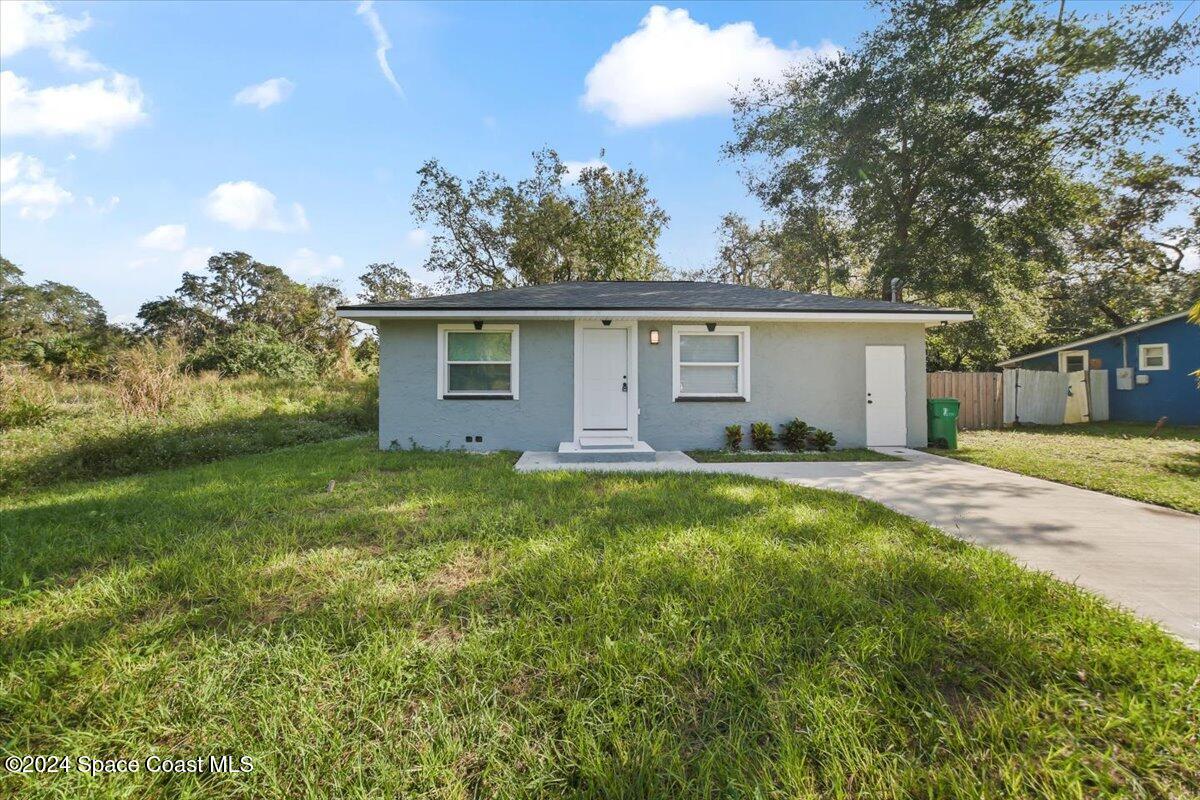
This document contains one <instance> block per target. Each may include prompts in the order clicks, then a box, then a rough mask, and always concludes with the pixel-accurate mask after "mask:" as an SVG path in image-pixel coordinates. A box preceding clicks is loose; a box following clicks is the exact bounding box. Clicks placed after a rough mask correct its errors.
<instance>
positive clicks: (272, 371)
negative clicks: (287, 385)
mask: <svg viewBox="0 0 1200 800" xmlns="http://www.w3.org/2000/svg"><path fill="white" fill-rule="evenodd" d="M188 366H189V367H191V368H192V369H194V370H217V371H218V372H220V373H221V374H222V375H246V374H248V373H257V374H259V375H262V376H264V377H267V378H312V377H315V376H316V374H317V360H316V358H314V357H313V354H312V353H310V352H309V351H307V350H305V349H304V348H302V347H299V346H297V345H295V344H292V343H291V342H289V341H286V340H284V338H283V337H282V336H280V335H279V331H277V330H275V329H274V328H272V327H270V326H269V325H260V324H259V323H256V322H247V323H243V324H242V325H241V326H239V327H238V328H237V330H235V331H233V332H232V333H230V334H228V335H225V336H221V337H219V338H217V339H216V340H214V341H212V342H210V343H208V344H206V345H205V346H204V347H202V348H201V349H200V351H199V352H197V353H196V354H195V355H194V356H192V358H191V359H189V361H188Z"/></svg>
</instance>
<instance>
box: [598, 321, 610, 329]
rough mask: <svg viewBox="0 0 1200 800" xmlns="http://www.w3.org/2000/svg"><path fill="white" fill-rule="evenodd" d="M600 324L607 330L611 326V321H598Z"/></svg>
mask: <svg viewBox="0 0 1200 800" xmlns="http://www.w3.org/2000/svg"><path fill="white" fill-rule="evenodd" d="M600 324H601V325H603V326H604V327H606V328H607V327H608V326H609V325H612V320H611V319H602V320H600Z"/></svg>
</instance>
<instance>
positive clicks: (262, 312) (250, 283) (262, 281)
mask: <svg viewBox="0 0 1200 800" xmlns="http://www.w3.org/2000/svg"><path fill="white" fill-rule="evenodd" d="M207 272H208V274H207V275H197V274H194V273H184V275H183V279H182V280H181V282H180V285H179V288H178V289H176V290H175V293H174V295H172V296H170V297H164V298H159V299H157V300H152V301H150V302H147V303H144V304H143V305H142V307H141V309H140V310H139V311H138V317H139V318H140V319H141V321H142V332H143V333H144V334H145V335H148V336H152V337H154V338H157V339H163V338H167V337H170V338H176V339H178V340H180V341H181V342H182V343H184V345H185V346H186V347H187V348H188V349H189V350H191V351H198V350H200V349H201V348H203V347H205V346H206V345H208V344H210V342H211V340H213V339H223V338H229V337H232V336H234V335H235V334H236V333H237V332H238V331H239V330H240V329H241V328H243V327H245V326H247V325H258V326H264V327H266V328H270V329H271V330H273V331H275V333H276V334H277V335H278V336H279V338H280V340H281V341H282V342H284V343H286V344H288V345H292V346H295V347H299V348H302V349H304V350H306V351H307V352H308V353H310V354H311V355H312V356H313V357H314V358H316V359H317V362H318V363H319V365H320V366H321V367H328V366H330V365H332V364H334V363H343V364H345V363H347V362H348V361H349V359H350V343H351V338H352V337H351V326H350V323H349V322H348V321H347V320H344V319H340V318H338V316H337V306H338V304H339V303H341V302H343V300H344V299H345V298H344V297H343V295H342V293H341V291H340V290H339V289H338V288H337V287H336V286H332V285H329V284H320V283H318V284H313V285H311V286H306V285H304V284H302V283H298V282H296V281H293V280H292V279H291V278H289V277H288V276H287V275H286V274H285V273H284V272H283V270H281V269H280V268H279V267H275V266H271V265H268V264H263V263H261V262H259V261H257V260H255V259H254V258H253V257H252V256H250V255H248V254H246V253H241V252H226V253H219V254H217V255H215V256H213V257H211V258H210V259H209V260H208V270H207ZM251 338H252V339H253V340H255V341H261V340H262V336H261V335H258V334H255V335H254V336H252V337H251Z"/></svg>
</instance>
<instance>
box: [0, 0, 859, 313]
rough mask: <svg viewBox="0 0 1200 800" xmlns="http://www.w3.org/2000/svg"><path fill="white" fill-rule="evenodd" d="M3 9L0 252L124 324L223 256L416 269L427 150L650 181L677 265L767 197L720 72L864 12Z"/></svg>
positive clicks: (811, 6) (618, 7) (764, 68)
mask: <svg viewBox="0 0 1200 800" xmlns="http://www.w3.org/2000/svg"><path fill="white" fill-rule="evenodd" d="M0 10H3V13H4V14H5V18H4V20H3V21H2V24H0V35H2V36H3V48H2V51H0V60H2V62H3V70H4V78H3V80H4V83H3V97H2V98H0V99H2V100H3V103H4V109H3V113H0V155H2V156H3V157H4V171H5V174H4V176H3V178H4V184H3V189H2V191H3V199H4V202H3V204H2V205H0V251H2V252H3V254H4V255H5V256H6V257H7V258H9V259H11V260H13V261H15V262H17V263H18V264H20V265H21V266H22V267H23V268H24V269H25V270H26V273H27V274H26V279H27V280H30V281H40V280H46V279H51V280H58V281H63V282H67V283H71V284H74V285H77V286H79V287H81V288H83V289H84V290H86V291H88V292H90V293H92V294H93V295H95V296H96V297H97V298H98V299H99V300H101V302H103V303H104V305H105V307H106V308H107V309H108V311H109V313H110V315H111V316H112V317H114V318H115V319H117V320H120V321H129V320H131V319H132V315H133V314H134V313H135V312H136V310H137V307H138V305H139V304H140V303H141V302H143V301H144V300H147V299H150V298H152V297H155V296H158V295H162V294H166V293H169V292H170V291H171V290H173V289H174V288H175V287H176V286H177V285H178V281H179V276H180V274H181V272H182V271H183V269H184V268H188V269H193V270H195V269H198V268H199V267H200V266H201V265H202V263H203V261H204V258H205V257H206V256H207V255H208V254H209V253H210V252H212V251H219V250H234V249H237V250H245V251H247V252H249V253H252V254H253V255H255V256H256V257H257V258H259V259H260V260H262V261H266V262H268V263H274V264H278V265H280V266H283V267H284V268H285V269H287V270H288V271H289V273H290V274H292V275H293V277H295V278H297V279H301V280H314V279H321V280H337V281H339V282H340V284H341V285H342V287H343V289H344V290H345V291H347V292H348V293H351V294H353V293H354V292H355V291H356V290H357V288H358V287H357V284H356V281H355V279H354V276H355V275H357V274H358V273H359V272H360V271H361V268H362V267H363V266H364V265H366V264H367V263H370V262H372V261H391V260H395V261H396V262H397V263H399V264H401V265H402V266H404V267H406V268H408V269H409V270H410V272H411V273H413V274H414V276H415V277H418V278H419V279H425V280H428V279H429V276H428V275H426V274H424V273H423V272H422V270H421V269H420V264H421V262H422V261H423V259H424V255H425V252H426V247H427V234H426V233H424V232H422V231H421V230H420V229H419V228H418V226H417V225H416V224H415V223H414V222H413V220H412V219H411V217H410V214H409V201H410V198H411V195H412V191H413V189H414V187H415V185H416V175H415V171H416V169H417V168H418V166H419V165H420V164H421V163H422V162H423V161H424V160H425V159H428V158H431V157H436V158H438V159H440V160H441V161H442V162H443V163H444V164H445V165H446V166H447V167H448V168H449V169H451V170H453V171H454V172H456V173H458V174H460V175H464V176H465V175H473V174H474V173H476V172H477V171H479V170H481V169H494V170H497V171H499V172H501V173H503V174H505V175H508V176H509V177H511V178H514V179H518V178H520V177H522V176H524V175H525V174H527V173H528V171H529V169H530V158H529V154H530V152H531V151H533V150H535V149H537V148H540V147H542V146H546V145H549V146H552V147H554V148H555V149H557V150H558V151H559V153H560V155H561V156H562V157H563V158H564V159H565V160H568V161H587V160H589V159H594V158H596V157H597V156H598V154H599V152H600V151H601V150H602V149H603V150H604V151H605V153H606V155H605V161H606V162H607V163H609V164H611V165H613V166H625V165H629V164H632V165H634V166H636V167H637V168H638V169H640V170H642V171H643V172H645V173H646V174H647V176H648V177H649V181H650V186H651V189H652V192H653V194H654V195H655V197H657V199H658V200H659V202H660V203H661V205H662V206H663V208H664V209H665V210H666V211H667V212H668V213H669V214H670V215H671V224H670V228H669V230H668V231H667V232H666V233H665V234H664V236H663V238H662V240H661V247H660V249H661V252H662V254H663V256H664V258H665V260H666V262H667V264H668V265H670V266H672V267H676V268H692V267H697V266H701V265H703V264H705V263H707V262H708V261H709V260H710V259H711V257H712V254H713V250H714V235H713V230H714V228H715V227H716V225H717V223H718V221H719V219H720V217H721V215H722V214H723V213H725V212H726V211H729V210H738V211H742V212H744V213H748V214H750V215H754V214H755V213H756V211H757V210H756V206H755V204H754V203H753V202H752V201H751V200H750V199H749V198H747V196H746V193H745V191H744V189H743V187H742V185H741V182H740V180H739V179H738V176H737V171H736V166H735V165H734V164H732V163H730V162H728V161H725V160H722V158H721V156H720V147H721V145H722V143H724V142H725V141H726V140H727V139H728V138H729V135H730V130H731V123H730V119H729V114H728V111H727V109H726V107H725V105H724V98H725V96H726V95H727V94H728V91H727V87H728V86H729V85H730V83H731V82H732V81H735V80H745V79H746V78H747V77H750V76H753V75H756V74H759V75H770V74H773V73H776V72H777V71H778V70H779V69H780V68H781V67H782V65H785V64H786V63H788V62H789V61H790V60H793V59H797V58H805V57H810V56H811V54H812V52H813V51H819V50H820V48H822V47H830V46H850V45H852V44H853V42H854V40H855V38H856V37H857V36H858V34H860V33H861V32H862V31H863V30H865V29H867V28H870V27H872V26H873V25H874V24H875V22H876V21H877V19H876V17H875V14H876V12H875V11H874V10H873V9H870V8H865V7H862V6H859V5H855V4H851V3H805V4H784V3H764V4H757V3H699V4H697V3H693V4H688V5H683V6H664V7H653V6H652V5H651V4H649V3H613V4H600V3H587V4H574V5H571V4H549V3H535V4H501V3H490V4H453V5H425V4H398V3H383V2H377V3H375V4H373V5H372V4H370V3H366V4H363V5H359V4H358V3H356V2H346V3H317V2H312V3H295V4H290V3H264V4H253V3H183V2H179V3H128V4H124V3H54V4H47V3H41V2H33V3H24V4H20V5H18V4H15V3H10V2H5V3H3V4H0ZM389 44H390V47H386V45H389ZM381 50H382V53H383V58H382V60H381V58H380V52H381ZM385 68H386V70H389V71H390V73H391V75H392V76H394V81H393V79H392V78H390V77H389V75H388V74H387V73H386V72H385Z"/></svg>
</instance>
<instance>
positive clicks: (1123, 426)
mask: <svg viewBox="0 0 1200 800" xmlns="http://www.w3.org/2000/svg"><path fill="white" fill-rule="evenodd" d="M1153 427H1154V426H1153V425H1150V424H1140V423H1130V422H1096V423H1091V424H1088V425H1057V426H1029V427H1021V428H1019V429H1014V430H994V431H962V432H960V433H959V435H958V446H959V449H958V450H957V451H946V450H931V451H930V452H933V453H937V454H939V455H944V456H951V457H953V458H958V459H962V460H963V461H970V462H972V463H974V464H983V465H985V466H988V467H996V468H997V469H1006V470H1009V471H1010V472H1019V473H1021V474H1023V475H1032V476H1034V477H1036V478H1045V479H1046V480H1051V481H1058V482H1059V483H1069V484H1071V485H1072V486H1082V487H1083V488H1085V489H1095V490H1096V491H1098V492H1106V493H1108V494H1115V495H1117V496H1119V497H1129V498H1132V499H1134V500H1142V501H1144V502H1147V503H1155V504H1157V505H1161V506H1168V507H1170V508H1178V509H1180V510H1182V511H1190V512H1192V513H1197V514H1200V427H1184V426H1173V427H1164V428H1163V429H1162V430H1161V431H1160V432H1159V433H1158V435H1157V436H1150V431H1151V429H1152V428H1153Z"/></svg>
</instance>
